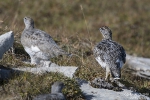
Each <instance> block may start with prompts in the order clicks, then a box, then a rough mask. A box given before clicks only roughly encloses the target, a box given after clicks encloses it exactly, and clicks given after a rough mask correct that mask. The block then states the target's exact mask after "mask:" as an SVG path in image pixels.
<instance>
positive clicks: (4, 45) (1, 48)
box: [0, 31, 14, 59]
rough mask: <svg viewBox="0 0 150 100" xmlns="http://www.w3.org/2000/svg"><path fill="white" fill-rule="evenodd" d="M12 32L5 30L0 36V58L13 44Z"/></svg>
mask: <svg viewBox="0 0 150 100" xmlns="http://www.w3.org/2000/svg"><path fill="white" fill-rule="evenodd" d="M13 42H14V34H13V31H10V32H7V33H5V34H3V35H1V36H0V59H2V57H3V54H4V53H5V52H6V51H7V50H8V49H9V48H11V47H12V46H13Z"/></svg>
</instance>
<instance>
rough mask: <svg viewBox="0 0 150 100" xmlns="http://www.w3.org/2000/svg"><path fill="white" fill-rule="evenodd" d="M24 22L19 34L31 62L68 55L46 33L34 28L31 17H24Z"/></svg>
mask: <svg viewBox="0 0 150 100" xmlns="http://www.w3.org/2000/svg"><path fill="white" fill-rule="evenodd" d="M24 24H25V29H24V30H23V32H22V35H21V43H22V45H23V47H24V49H25V51H26V52H27V53H28V54H29V55H30V58H31V64H35V65H37V64H39V63H40V61H49V60H50V58H53V57H57V56H59V55H65V54H66V55H68V53H66V52H65V51H64V50H62V49H61V48H60V47H59V46H58V45H57V44H56V43H55V41H54V40H53V39H52V37H51V36H50V35H49V34H48V33H46V32H44V31H41V30H39V29H36V28H34V21H33V19H32V18H30V17H24Z"/></svg>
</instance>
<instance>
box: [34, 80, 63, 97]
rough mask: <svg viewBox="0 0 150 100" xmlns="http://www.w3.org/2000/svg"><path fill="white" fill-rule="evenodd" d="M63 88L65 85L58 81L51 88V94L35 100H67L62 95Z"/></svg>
mask: <svg viewBox="0 0 150 100" xmlns="http://www.w3.org/2000/svg"><path fill="white" fill-rule="evenodd" d="M63 87H64V84H63V83H62V82H59V81H56V82H55V83H54V84H53V85H52V86H51V93H49V94H42V95H39V96H36V97H35V98H34V99H33V100H66V98H65V96H64V95H63V93H62V89H63Z"/></svg>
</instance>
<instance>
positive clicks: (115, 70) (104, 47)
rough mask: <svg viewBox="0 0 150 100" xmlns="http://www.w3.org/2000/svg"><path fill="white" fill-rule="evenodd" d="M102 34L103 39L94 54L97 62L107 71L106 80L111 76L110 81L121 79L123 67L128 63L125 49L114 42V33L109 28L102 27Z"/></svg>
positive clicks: (95, 48)
mask: <svg viewBox="0 0 150 100" xmlns="http://www.w3.org/2000/svg"><path fill="white" fill-rule="evenodd" d="M99 30H100V32H101V33H102V36H103V39H102V41H101V42H100V43H98V44H97V45H96V46H95V47H94V49H93V53H94V56H95V59H96V60H97V62H98V63H99V64H100V65H101V67H102V68H105V69H106V77H105V80H107V79H108V76H109V75H110V80H111V79H112V78H113V79H120V77H121V67H122V66H123V64H124V63H125V62H126V53H125V50H124V48H123V47H122V46H121V45H120V44H118V43H117V42H115V41H113V40H112V32H111V30H110V29H109V28H108V27H107V26H104V27H101V28H100V29H99Z"/></svg>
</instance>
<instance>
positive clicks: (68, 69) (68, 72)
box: [13, 63, 78, 78]
mask: <svg viewBox="0 0 150 100" xmlns="http://www.w3.org/2000/svg"><path fill="white" fill-rule="evenodd" d="M77 68H78V67H74V66H58V65H57V64H55V63H52V64H51V65H50V66H49V67H48V66H45V67H36V68H31V67H25V68H13V70H18V71H24V72H31V73H34V74H43V73H46V72H59V73H62V74H64V75H65V76H67V77H70V78H72V77H73V76H74V73H75V71H76V70H77Z"/></svg>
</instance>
